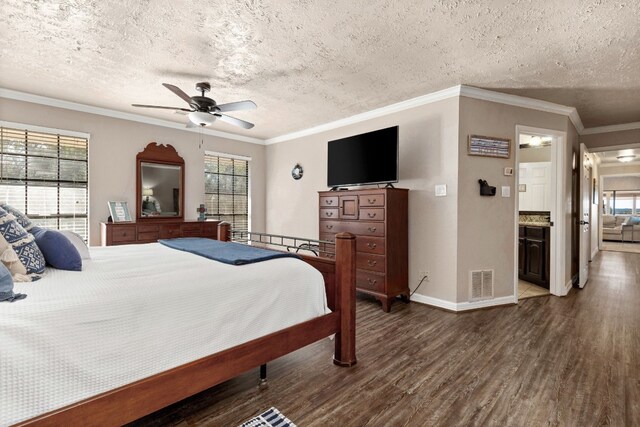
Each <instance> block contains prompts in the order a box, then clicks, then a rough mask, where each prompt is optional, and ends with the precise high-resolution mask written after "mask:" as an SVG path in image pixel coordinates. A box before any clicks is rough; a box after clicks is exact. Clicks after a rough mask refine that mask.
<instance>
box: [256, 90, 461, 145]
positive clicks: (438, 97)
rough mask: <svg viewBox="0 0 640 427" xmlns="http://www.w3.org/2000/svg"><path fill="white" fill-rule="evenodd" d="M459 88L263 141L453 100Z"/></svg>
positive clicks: (284, 139)
mask: <svg viewBox="0 0 640 427" xmlns="http://www.w3.org/2000/svg"><path fill="white" fill-rule="evenodd" d="M460 88H461V86H453V87H450V88H448V89H443V90H439V91H437V92H432V93H429V94H427V95H422V96H418V97H416V98H412V99H408V100H406V101H401V102H397V103H395V104H391V105H387V106H386V107H382V108H378V109H375V110H371V111H367V112H364V113H360V114H356V115H355V116H351V117H347V118H344V119H340V120H336V121H333V122H329V123H324V124H321V125H318V126H314V127H311V128H308V129H303V130H301V131H297V132H292V133H288V134H285V135H280V136H276V137H273V138H269V139H267V140H265V144H266V145H270V144H277V143H278V142H284V141H290V140H292V139H298V138H302V137H305V136H309V135H314V134H317V133H321V132H326V131H329V130H333V129H337V128H341V127H344V126H348V125H352V124H355V123H360V122H364V121H366V120H371V119H376V118H378V117H383V116H387V115H389V114H392V113H397V112H400V111H404V110H408V109H410V108H416V107H420V106H423V105H427V104H431V103H434V102H438V101H442V100H445V99H449V98H455V97H456V96H460Z"/></svg>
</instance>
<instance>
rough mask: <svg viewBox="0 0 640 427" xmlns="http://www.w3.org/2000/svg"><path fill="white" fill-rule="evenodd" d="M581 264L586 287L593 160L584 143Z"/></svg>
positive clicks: (580, 276) (580, 280) (581, 281)
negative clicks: (590, 158) (591, 160)
mask: <svg viewBox="0 0 640 427" xmlns="http://www.w3.org/2000/svg"><path fill="white" fill-rule="evenodd" d="M580 160H581V161H580V165H581V169H580V170H581V174H580V212H579V214H578V215H579V216H578V220H579V221H580V243H579V245H580V249H579V250H580V266H579V269H578V286H580V287H581V288H584V285H585V284H586V283H587V280H589V255H590V254H589V252H590V250H591V233H590V232H589V230H590V228H589V226H590V224H589V223H590V222H591V221H590V219H591V186H592V183H591V162H590V161H589V150H587V147H585V146H584V144H580Z"/></svg>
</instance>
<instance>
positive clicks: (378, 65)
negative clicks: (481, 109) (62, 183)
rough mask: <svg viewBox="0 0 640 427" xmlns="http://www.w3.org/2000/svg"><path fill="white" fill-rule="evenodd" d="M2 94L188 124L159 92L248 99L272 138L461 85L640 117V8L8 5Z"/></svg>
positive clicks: (261, 131)
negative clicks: (207, 88) (205, 90)
mask: <svg viewBox="0 0 640 427" xmlns="http://www.w3.org/2000/svg"><path fill="white" fill-rule="evenodd" d="M0 3H1V5H0V87H4V88H8V89H14V90H18V91H24V92H28V93H35V94H38V95H43V96H48V97H53V98H58V99H62V100H68V101H75V102H80V103H85V104H89V105H94V106H100V107H107V108H111V109H115V110H120V111H126V112H134V113H138V114H145V115H149V116H152V117H157V118H163V119H166V120H172V121H177V122H186V117H184V116H180V115H176V114H174V113H172V112H171V111H150V110H142V109H135V108H133V107H130V104H132V103H141V104H156V105H168V106H179V107H183V106H186V104H184V105H183V101H181V100H180V99H179V98H178V97H176V96H175V95H173V94H172V93H171V92H169V91H168V90H167V89H165V88H164V87H162V86H161V83H163V82H166V83H172V84H175V85H177V86H179V87H181V88H182V89H183V90H184V91H185V92H187V93H188V94H189V95H195V94H196V93H195V83H196V82H198V81H210V82H211V85H212V92H211V94H210V96H212V97H213V98H214V99H215V100H216V101H218V103H226V102H232V101H238V100H242V99H252V100H253V101H255V102H256V103H257V104H258V110H255V111H245V112H238V113H236V114H232V115H235V116H236V117H239V118H241V119H244V120H249V121H251V122H254V123H255V124H256V127H255V128H254V129H252V130H248V131H246V130H242V129H239V128H235V127H233V126H231V125H228V124H224V123H216V124H214V127H215V128H216V129H219V130H224V131H227V132H235V133H238V134H244V135H251V136H255V137H258V138H269V137H274V136H278V135H282V134H285V133H289V132H293V131H297V130H302V129H306V128H309V127H312V126H316V125H319V124H323V123H327V122H330V121H333V120H337V119H341V118H345V117H348V116H351V115H354V114H358V113H362V112H365V111H369V110H372V109H375V108H379V107H383V106H386V105H389V104H392V103H395V102H399V101H403V100H406V99H410V98H413V97H416V96H420V95H424V94H427V93H430V92H433V91H436V90H440V89H444V88H447V87H451V86H454V85H457V84H468V85H472V86H478V87H483V88H488V89H493V90H498V91H503V92H508V93H515V94H518V95H524V96H529V97H533V98H538V99H544V100H548V101H552V102H557V103H560V104H564V105H570V106H575V107H576V108H577V109H578V112H579V114H580V116H581V118H582V120H583V122H584V125H585V126H586V127H592V126H602V125H611V124H620V123H628V122H634V121H640V50H639V49H640V43H639V41H640V32H639V29H640V25H639V23H640V2H639V1H637V0H629V1H602V0H590V1H579V0H576V1H566V0H547V1H537V0H529V1H524V0H511V1H506V0H504V1H500V0H495V1H480V0H438V1H424V0H419V1H418V0H403V1H377V0H366V1H363V0H355V1H344V0H327V1H309V0H298V1H267V0H237V1H234V0H217V1H215V2H201V1H198V2H195V1H187V0H170V1H169V0H146V1H144V0H143V1H138V0H136V1H131V0H127V1H96V0H74V1H49V0H27V1H24V0H22V1H18V0H2V1H1V2H0Z"/></svg>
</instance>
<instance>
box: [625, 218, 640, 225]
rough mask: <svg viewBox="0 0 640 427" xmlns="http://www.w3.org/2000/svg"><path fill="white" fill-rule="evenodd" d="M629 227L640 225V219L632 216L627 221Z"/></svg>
mask: <svg viewBox="0 0 640 427" xmlns="http://www.w3.org/2000/svg"><path fill="white" fill-rule="evenodd" d="M627 225H640V217H637V216H630V217H629V219H628V220H627Z"/></svg>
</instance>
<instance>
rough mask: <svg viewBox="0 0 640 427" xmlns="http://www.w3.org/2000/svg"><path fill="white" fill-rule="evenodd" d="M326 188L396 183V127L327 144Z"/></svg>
mask: <svg viewBox="0 0 640 427" xmlns="http://www.w3.org/2000/svg"><path fill="white" fill-rule="evenodd" d="M327 157H328V159H327V186H329V187H339V186H341V185H363V184H381V183H391V182H398V126H394V127H390V128H386V129H380V130H376V131H373V132H368V133H363V134H361V135H354V136H350V137H348V138H342V139H336V140H335V141H329V143H328V156H327Z"/></svg>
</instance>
